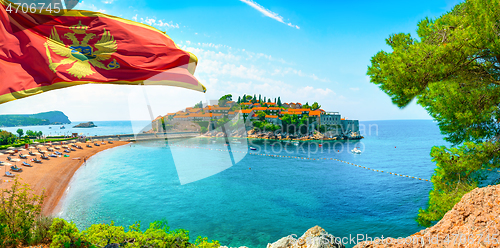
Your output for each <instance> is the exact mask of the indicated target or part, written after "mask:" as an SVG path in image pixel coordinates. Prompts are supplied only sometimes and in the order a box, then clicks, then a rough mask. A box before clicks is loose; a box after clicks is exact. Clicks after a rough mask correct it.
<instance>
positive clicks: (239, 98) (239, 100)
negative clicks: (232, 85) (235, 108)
mask: <svg viewBox="0 0 500 248" xmlns="http://www.w3.org/2000/svg"><path fill="white" fill-rule="evenodd" d="M237 103H238V104H240V103H241V96H238V102H237Z"/></svg>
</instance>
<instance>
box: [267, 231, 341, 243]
mask: <svg viewBox="0 0 500 248" xmlns="http://www.w3.org/2000/svg"><path fill="white" fill-rule="evenodd" d="M339 243H340V242H336V240H335V237H334V236H332V235H330V234H328V233H327V232H326V231H325V229H323V228H321V227H319V226H315V227H312V228H311V229H309V230H307V231H306V232H305V233H304V234H303V235H302V236H301V237H300V238H298V239H297V238H295V235H290V236H287V237H283V238H281V239H279V240H278V241H276V242H274V243H272V244H267V248H344V245H342V244H339Z"/></svg>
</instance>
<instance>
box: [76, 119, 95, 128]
mask: <svg viewBox="0 0 500 248" xmlns="http://www.w3.org/2000/svg"><path fill="white" fill-rule="evenodd" d="M91 127H97V126H96V125H95V124H94V123H93V122H91V121H89V122H85V123H80V124H78V125H76V126H74V127H73V128H91Z"/></svg>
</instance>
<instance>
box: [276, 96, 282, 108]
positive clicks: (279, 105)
mask: <svg viewBox="0 0 500 248" xmlns="http://www.w3.org/2000/svg"><path fill="white" fill-rule="evenodd" d="M277 104H278V107H281V106H283V104H281V98H280V97H278V103H277Z"/></svg>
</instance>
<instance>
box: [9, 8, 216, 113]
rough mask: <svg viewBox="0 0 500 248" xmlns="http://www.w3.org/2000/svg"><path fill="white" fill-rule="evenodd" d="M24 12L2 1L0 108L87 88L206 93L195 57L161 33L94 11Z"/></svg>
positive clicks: (151, 28)
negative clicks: (58, 91)
mask: <svg viewBox="0 0 500 248" xmlns="http://www.w3.org/2000/svg"><path fill="white" fill-rule="evenodd" d="M9 5H10V6H9ZM22 10H23V9H22V7H21V8H19V9H18V11H17V13H16V6H14V5H13V4H12V3H11V2H9V1H6V0H0V103H4V102H8V101H12V100H15V99H19V98H23V97H28V96H31V95H35V94H40V93H42V92H45V91H49V90H53V89H59V88H64V87H70V86H74V85H80V84H88V83H111V84H130V85H137V84H146V85H147V84H153V85H155V84H156V85H171V86H178V87H183V88H188V89H193V90H197V91H202V92H205V90H206V89H205V87H204V86H203V85H202V84H200V83H199V82H198V80H197V79H196V78H195V77H194V76H193V74H194V71H195V68H196V64H197V62H198V59H197V58H196V56H194V55H193V54H191V53H189V52H187V51H183V50H182V49H180V48H179V47H177V45H176V44H175V43H174V41H173V40H172V39H170V37H168V36H167V35H166V34H165V33H164V32H162V31H160V30H158V29H155V28H153V27H151V26H148V25H145V24H142V23H138V22H133V21H130V20H126V19H122V18H119V17H115V16H110V15H106V14H102V13H98V12H91V11H82V10H66V11H65V10H60V11H64V13H63V14H60V15H57V16H56V15H53V14H51V13H50V12H49V10H46V9H44V10H41V9H36V11H35V10H34V9H24V11H22ZM25 11H26V12H25Z"/></svg>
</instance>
